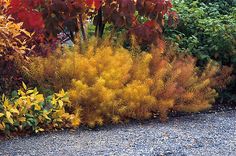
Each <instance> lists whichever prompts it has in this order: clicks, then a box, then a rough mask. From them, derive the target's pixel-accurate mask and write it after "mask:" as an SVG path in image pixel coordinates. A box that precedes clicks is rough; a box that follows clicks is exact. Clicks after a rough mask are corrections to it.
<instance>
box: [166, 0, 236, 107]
mask: <svg viewBox="0 0 236 156" xmlns="http://www.w3.org/2000/svg"><path fill="white" fill-rule="evenodd" d="M173 5H174V7H173V8H174V9H175V10H176V11H177V12H178V15H179V24H178V25H177V28H176V29H170V28H166V29H165V33H166V38H167V39H170V40H171V41H174V42H175V43H177V44H178V46H179V48H180V50H183V51H188V52H189V53H191V54H192V55H194V56H196V57H197V58H198V65H201V66H202V65H204V64H206V62H208V61H209V59H213V60H216V61H217V62H219V63H220V64H222V65H227V66H232V67H233V68H234V71H233V73H234V74H235V73H236V70H235V69H236V29H235V27H236V2H235V1H234V0H226V1H222V0H198V1H193V0H188V1H180V0H175V1H173ZM235 88H236V85H235V83H233V84H232V85H231V87H230V88H229V89H228V91H227V92H225V93H224V98H226V100H227V101H224V102H225V103H228V102H229V101H232V103H235V101H236V95H235V93H233V92H235V91H234V90H235ZM232 93H233V94H232Z"/></svg>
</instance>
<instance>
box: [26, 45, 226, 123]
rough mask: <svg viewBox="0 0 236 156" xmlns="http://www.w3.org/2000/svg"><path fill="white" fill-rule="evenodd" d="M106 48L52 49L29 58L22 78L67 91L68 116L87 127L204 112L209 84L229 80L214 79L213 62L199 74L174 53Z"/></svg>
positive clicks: (211, 91)
mask: <svg viewBox="0 0 236 156" xmlns="http://www.w3.org/2000/svg"><path fill="white" fill-rule="evenodd" d="M107 45H108V44H101V46H98V47H97V44H96V43H94V42H90V43H89V44H88V47H87V48H86V50H85V51H83V50H82V51H81V49H82V48H80V47H77V46H75V47H72V48H58V50H57V52H56V53H55V54H54V55H52V56H50V57H48V58H42V57H38V58H31V61H30V63H29V64H26V67H27V68H28V70H27V71H25V73H26V74H27V75H28V78H30V79H31V80H32V81H35V82H37V83H38V84H39V85H40V86H44V87H51V88H52V89H54V90H59V89H61V88H65V89H66V90H68V92H69V95H70V99H71V101H72V107H73V110H74V111H76V110H79V111H81V122H82V123H83V124H86V125H89V126H91V127H93V126H96V125H102V124H104V123H109V122H113V123H118V122H122V121H125V120H127V119H147V118H150V117H152V116H153V115H154V114H159V116H160V119H161V120H162V121H165V120H166V119H167V117H168V113H169V112H171V111H180V112H198V111H202V110H205V109H209V108H210V107H211V106H212V104H213V103H214V100H215V98H216V97H217V91H216V90H215V88H218V87H219V86H218V85H217V84H216V83H215V81H216V80H220V79H222V77H227V78H228V79H227V81H229V80H230V78H229V74H230V72H223V73H222V74H223V75H222V74H220V72H221V68H220V66H218V65H214V63H213V62H209V64H208V66H207V67H206V68H205V69H199V68H197V67H196V61H195V59H194V58H193V57H192V56H188V55H185V54H179V53H177V52H176V50H175V49H174V48H167V50H165V51H164V52H163V51H160V50H159V49H153V50H152V52H151V53H140V54H137V55H134V56H133V55H132V54H131V53H130V52H129V51H128V50H126V49H124V48H121V47H114V46H107ZM223 71H224V69H223ZM222 80H223V79H222ZM222 84H224V85H225V84H226V81H224V82H223V81H222ZM224 85H220V86H223V87H224Z"/></svg>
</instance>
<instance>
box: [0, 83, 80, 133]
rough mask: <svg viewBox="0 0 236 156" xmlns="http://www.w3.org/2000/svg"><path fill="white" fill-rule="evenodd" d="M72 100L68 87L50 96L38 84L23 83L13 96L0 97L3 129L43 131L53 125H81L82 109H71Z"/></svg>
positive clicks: (4, 130)
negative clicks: (71, 110) (75, 110)
mask: <svg viewBox="0 0 236 156" xmlns="http://www.w3.org/2000/svg"><path fill="white" fill-rule="evenodd" d="M70 106H71V103H70V100H69V98H68V95H67V93H66V92H64V90H61V91H60V92H59V93H55V94H53V95H50V96H48V97H44V96H43V94H39V92H38V91H37V88H35V89H30V88H27V87H26V85H25V84H24V83H23V87H22V88H21V89H19V90H18V91H14V92H13V93H12V96H11V97H10V98H7V97H6V96H5V95H2V97H1V99H0V133H5V134H10V132H18V133H19V132H27V131H33V132H36V133H37V132H40V131H45V130H46V131H47V130H49V129H53V128H63V127H70V128H71V127H77V126H78V125H79V123H80V117H79V112H73V113H70V112H68V111H67V107H70Z"/></svg>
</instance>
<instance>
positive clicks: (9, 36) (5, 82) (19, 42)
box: [0, 5, 33, 93]
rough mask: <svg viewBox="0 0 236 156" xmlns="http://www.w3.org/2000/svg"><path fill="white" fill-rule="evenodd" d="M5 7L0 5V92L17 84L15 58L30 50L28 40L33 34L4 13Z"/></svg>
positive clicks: (17, 74)
mask: <svg viewBox="0 0 236 156" xmlns="http://www.w3.org/2000/svg"><path fill="white" fill-rule="evenodd" d="M5 8H6V6H5V5H2V6H1V7H0V84H1V86H0V93H1V92H3V91H4V90H5V89H9V90H10V89H12V88H14V87H15V86H16V85H17V80H18V79H20V75H19V72H18V70H17V69H16V66H15V65H16V64H15V60H16V59H17V58H22V57H23V56H24V55H25V54H26V53H28V52H30V51H31V48H32V47H31V46H30V45H29V42H30V39H31V37H32V35H33V34H31V33H29V32H28V31H26V30H25V29H24V28H23V27H22V25H23V23H17V22H16V21H15V20H14V19H13V18H12V17H11V16H7V15H6V14H4V10H5ZM9 71H11V72H9Z"/></svg>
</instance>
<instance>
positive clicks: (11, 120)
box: [6, 111, 14, 124]
mask: <svg viewBox="0 0 236 156" xmlns="http://www.w3.org/2000/svg"><path fill="white" fill-rule="evenodd" d="M11 116H12V115H11V112H8V111H7V112H6V117H7V120H8V121H9V122H10V123H11V124H13V123H14V121H13V119H12V118H11Z"/></svg>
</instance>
